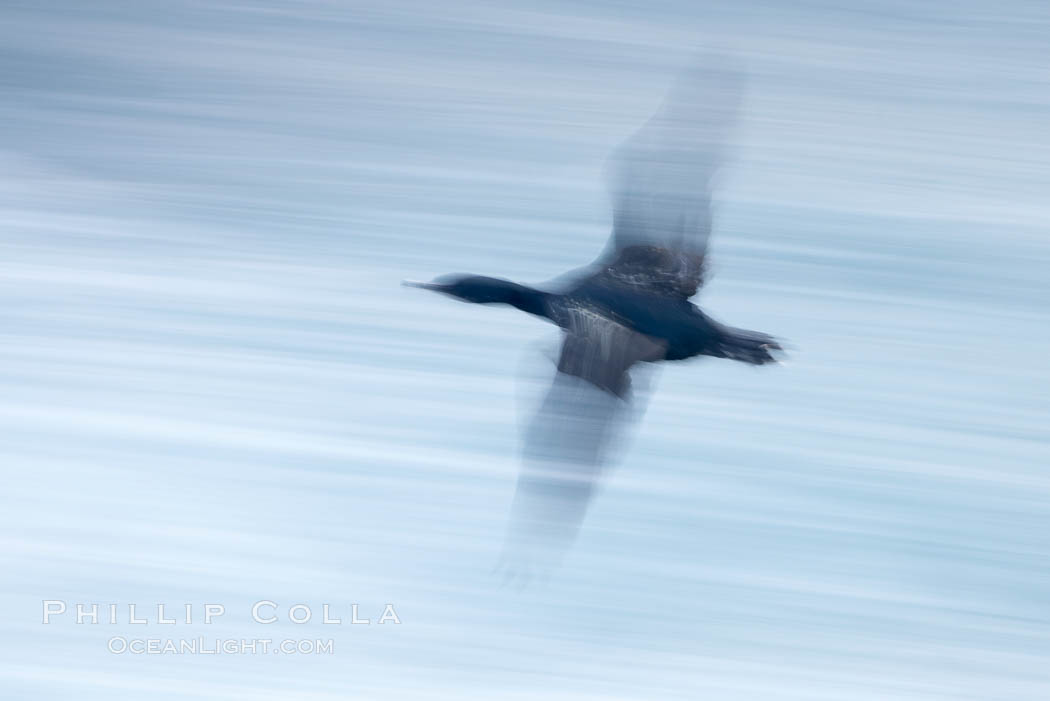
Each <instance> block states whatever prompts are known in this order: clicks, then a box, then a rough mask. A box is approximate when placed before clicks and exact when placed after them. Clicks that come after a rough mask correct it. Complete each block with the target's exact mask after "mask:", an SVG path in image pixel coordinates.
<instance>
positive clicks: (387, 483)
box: [0, 0, 1050, 701]
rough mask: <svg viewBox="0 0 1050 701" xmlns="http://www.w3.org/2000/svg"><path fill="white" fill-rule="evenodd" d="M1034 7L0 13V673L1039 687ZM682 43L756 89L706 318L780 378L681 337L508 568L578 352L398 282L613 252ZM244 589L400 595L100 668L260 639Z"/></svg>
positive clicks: (808, 687) (451, 690)
mask: <svg viewBox="0 0 1050 701" xmlns="http://www.w3.org/2000/svg"><path fill="white" fill-rule="evenodd" d="M1048 35H1050V13H1048V9H1047V7H1046V5H1045V3H1042V2H1012V1H1009V0H1008V1H1006V2H1001V3H995V4H990V3H985V2H971V1H969V0H963V1H962V2H953V3H948V2H935V3H905V2H896V1H894V0H887V1H886V2H864V1H858V2H845V0H838V1H835V0H832V1H831V2H827V3H821V4H813V3H803V4H798V3H794V4H791V3H780V2H756V3H740V2H732V3H730V2H712V3H695V2H663V3H655V4H654V3H641V2H630V1H628V2H610V3H607V4H603V3H594V2H586V3H581V4H572V5H569V4H565V3H553V2H547V1H545V0H540V1H539V2H536V1H532V0H530V1H529V2H524V1H521V2H514V1H511V2H497V3H480V2H478V3H472V2H464V3H452V4H449V3H424V2H411V1H408V2H400V1H398V0H393V1H392V2H383V3H378V2H377V3H373V4H356V3H339V2H322V1H320V0H318V1H317V2H305V1H304V2H292V1H288V2H267V1H265V0H263V1H260V2H234V1H230V2H221V1H216V2H211V1H209V2H204V1H201V2H192V1H189V0H183V1H171V2H164V3H160V2H149V1H139V2H131V1H130V0H129V1H128V2H107V1H105V0H97V1H95V2H73V1H72V0H70V1H68V2H56V1H47V0H39V1H34V2H29V1H24V2H20V1H17V0H8V1H7V2H4V3H2V4H0V81H2V86H3V96H4V99H3V100H2V101H0V126H2V129H0V208H2V219H0V315H2V319H0V361H2V362H0V374H2V382H3V390H4V391H3V394H2V395H0V441H2V446H0V448H2V465H3V468H4V481H5V484H4V489H3V491H2V492H0V499H2V502H3V503H2V504H0V514H2V515H0V526H2V533H3V540H2V545H0V557H2V561H3V563H2V564H3V572H4V574H3V578H2V579H0V587H2V589H0V593H2V596H0V621H2V625H3V627H4V629H3V635H2V637H0V651H2V655H0V692H2V693H0V695H2V696H3V697H4V698H11V699H24V698H32V699H52V698H70V697H76V698H86V699H107V700H110V699H136V700H138V699H142V698H147V697H148V698H150V699H231V698H234V699H235V698H241V699H278V698H280V699H337V698H338V699H346V698H365V699H400V698H426V699H473V698H476V699H516V698H517V699H533V698H537V697H541V696H542V698H551V699H599V698H600V699H639V700H643V699H644V700H646V701H648V700H652V699H697V698H705V699H719V700H722V699H743V700H751V699H777V700H779V699H804V700H807V701H809V700H811V699H828V700H832V701H841V700H843V699H878V700H883V699H923V700H926V699H938V700H940V699H981V700H984V699H1033V700H1035V699H1045V698H1047V697H1048V695H1050V671H1048V669H1047V666H1046V664H1045V661H1046V659H1047V655H1048V654H1050V640H1048V633H1047V624H1048V618H1050V596H1048V589H1050V479H1048V477H1047V474H1046V465H1047V463H1048V460H1047V453H1048V451H1047V434H1046V426H1047V414H1048V410H1050V406H1048V399H1047V397H1050V371H1048V369H1047V361H1046V358H1047V351H1048V350H1050V348H1048V346H1050V325H1048V323H1047V322H1048V321H1050V319H1048V318H1047V317H1048V313H1047V303H1048V301H1050V294H1048V290H1047V283H1046V270H1047V263H1048V259H1050V241H1048V238H1047V233H1048V231H1047V230H1048V223H1050V212H1048V200H1047V197H1046V193H1047V192H1048V190H1050V166H1048V164H1050V142H1048V139H1047V130H1046V124H1047V123H1048V117H1050V114H1048V113H1050V90H1048V88H1050V85H1048V82H1050V72H1048V71H1047V63H1048V51H1047V39H1046V37H1047V36H1048ZM698 47H713V48H715V49H717V50H722V49H725V50H726V51H728V52H729V53H731V54H732V55H734V56H736V57H737V58H738V59H739V61H740V63H741V64H742V68H743V69H744V70H745V71H746V74H747V76H748V80H747V83H746V87H745V89H744V91H743V93H742V97H741V103H740V104H741V106H740V121H739V124H738V127H737V128H736V129H735V130H734V134H733V136H732V140H733V143H734V144H736V148H735V149H734V150H733V153H732V154H731V158H730V160H729V165H728V166H727V168H726V169H725V171H724V173H723V174H722V175H721V176H720V178H721V182H720V184H719V186H718V188H717V190H716V192H715V199H714V209H713V222H714V223H713V227H712V231H713V235H712V237H711V244H710V246H711V248H710V256H711V261H712V270H711V275H710V277H711V280H709V283H708V285H707V287H705V289H704V290H703V291H702V293H701V295H700V297H699V300H700V303H701V305H702V306H703V308H704V309H705V311H710V312H711V314H712V315H713V316H714V317H715V318H719V319H721V318H725V319H726V320H729V321H732V322H733V323H734V324H739V325H741V326H744V327H747V328H756V329H763V330H769V331H771V332H775V333H776V334H777V335H778V336H780V337H783V338H785V339H788V340H789V341H790V343H791V344H792V346H793V349H789V350H791V353H790V355H789V358H790V360H789V364H787V365H786V366H784V367H779V368H773V369H769V371H767V369H755V368H750V367H745V366H743V365H740V364H737V363H726V362H721V361H714V360H711V361H708V360H699V361H695V362H691V363H687V364H683V365H678V364H668V365H667V367H665V368H664V369H663V370H662V372H661V375H660V378H659V383H658V384H659V387H658V391H654V392H652V395H651V399H650V402H649V405H648V408H647V410H646V412H645V417H644V420H642V421H641V422H640V424H639V425H638V426H637V427H636V429H635V430H634V431H633V434H634V439H633V441H632V442H631V443H630V445H629V446H627V447H626V448H625V449H624V450H623V451H622V454H621V456H620V459H619V461H618V466H617V468H616V470H615V471H614V472H612V473H611V474H609V475H607V477H608V479H606V480H604V482H603V487H602V494H601V498H600V499H597V500H595V501H594V502H593V503H592V508H591V509H590V511H589V513H588V515H587V521H586V526H585V528H583V529H582V530H581V531H580V536H579V538H578V540H577V542H576V544H575V546H574V547H573V549H572V550H571V552H570V553H569V554H568V555H566V557H565V559H564V562H563V565H562V567H561V569H560V570H559V571H558V574H557V576H555V577H552V578H551V579H550V581H549V582H548V584H547V585H546V586H532V587H529V588H527V589H525V590H524V591H522V592H518V591H515V590H514V589H501V588H499V587H498V586H497V582H496V581H495V580H494V578H492V577H491V576H490V569H491V567H492V564H493V561H494V559H495V557H496V556H497V555H498V553H499V550H500V547H501V539H502V534H503V527H504V522H505V519H506V514H507V511H508V509H509V507H510V501H511V497H512V494H513V488H514V480H515V478H516V473H517V460H516V458H515V455H516V454H517V453H518V452H519V446H518V442H519V436H520V433H519V430H520V425H521V424H522V423H524V422H527V421H528V420H529V417H531V416H532V414H533V411H534V409H535V407H536V406H537V405H538V403H539V401H540V399H539V398H540V396H541V395H542V392H543V391H544V390H545V388H546V387H548V386H549V383H550V364H549V363H548V362H546V361H536V360H534V359H535V357H536V356H537V355H539V353H538V352H537V349H536V345H537V344H539V345H540V346H541V347H543V348H545V347H546V346H547V345H549V344H550V343H552V342H553V341H554V339H553V338H550V339H544V338H543V337H542V334H543V331H542V330H539V331H538V330H537V325H536V323H535V321H534V320H532V319H529V318H527V317H526V316H525V315H523V314H518V313H512V312H511V311H507V310H496V309H477V308H475V307H473V306H470V305H455V304H451V303H449V302H448V301H447V300H444V299H441V298H440V297H438V296H437V295H428V294H423V293H420V292H419V291H418V290H410V289H403V288H400V287H399V286H398V283H399V281H400V279H401V278H402V277H403V276H405V275H406V274H409V275H412V276H415V277H423V278H425V279H430V276H432V275H436V274H438V273H443V272H446V271H449V270H478V271H485V272H488V273H490V274H493V275H498V276H500V277H505V278H507V279H511V280H543V279H548V278H550V277H551V276H553V275H556V274H558V273H560V272H562V271H563V270H564V269H565V266H566V265H567V264H570V265H571V264H572V263H573V262H575V261H588V260H591V259H593V257H594V255H595V252H596V251H598V250H600V249H601V247H602V246H603V245H604V243H605V241H606V239H607V237H608V232H609V230H610V227H611V224H612V220H611V215H610V212H609V208H608V201H607V197H606V193H605V191H604V187H603V184H602V174H603V167H604V163H605V161H606V158H607V156H608V154H609V152H610V150H611V149H613V148H614V147H615V146H616V145H617V144H621V143H623V142H624V140H625V139H626V138H627V137H628V136H629V135H630V134H631V133H633V131H634V130H635V129H637V127H638V125H640V124H642V123H644V122H645V120H646V119H647V118H648V117H649V116H650V115H651V114H652V111H653V109H654V107H655V106H656V105H658V104H660V100H661V99H662V96H663V95H664V94H665V92H666V90H667V88H668V85H669V82H670V80H671V76H673V75H674V74H675V72H676V71H678V70H679V69H680V68H681V67H682V66H683V65H685V64H686V63H687V61H688V59H689V57H690V56H691V55H693V53H694V52H695V51H696V50H697V49H698ZM482 312H484V313H485V314H484V317H485V321H484V322H483V323H482V322H478V314H479V313H482ZM548 333H552V334H553V333H554V332H553V331H548ZM537 334H540V337H538V336H537ZM522 349H526V350H522ZM42 599H66V600H69V601H101V602H105V601H115V602H131V603H135V602H141V603H142V604H143V605H147V604H150V603H153V602H157V601H162V602H164V601H167V602H172V603H177V602H185V601H189V602H195V603H197V604H202V603H207V602H221V603H224V604H226V606H227V608H228V610H229V613H228V614H227V615H226V616H224V617H223V618H221V619H219V620H218V621H217V622H215V623H214V624H213V625H211V626H208V627H207V629H206V630H202V629H201V628H200V627H198V626H197V624H194V625H193V626H186V627H179V626H168V627H166V628H165V630H164V631H163V632H162V634H161V635H160V636H157V635H155V633H156V632H157V629H155V628H153V627H149V628H144V627H143V626H129V625H125V624H121V625H114V626H110V625H98V626H94V625H91V624H84V625H79V626H78V625H75V624H73V623H71V621H70V620H69V617H68V616H67V617H66V624H63V623H62V622H58V623H55V624H52V625H46V626H45V625H41V623H40V605H41V600H42ZM260 599H268V600H273V601H275V602H278V603H279V604H280V605H281V606H282V610H287V607H288V606H291V605H293V604H296V603H306V604H311V605H313V606H314V608H315V609H316V608H317V607H318V606H319V604H320V603H321V602H325V601H331V602H333V603H336V604H340V603H350V602H357V603H360V604H361V606H362V609H363V610H367V611H371V612H373V613H371V615H372V617H373V618H375V617H376V615H377V613H378V612H379V611H381V610H382V607H383V605H384V604H386V603H393V604H394V605H396V607H397V613H398V615H399V617H400V619H401V621H402V623H401V625H370V626H349V625H346V626H324V627H323V628H322V627H320V626H315V625H314V623H311V624H308V625H305V626H294V625H291V624H287V623H286V622H282V623H276V624H274V625H273V627H272V628H271V627H266V628H265V629H264V630H265V635H266V636H271V634H272V637H274V638H275V639H281V638H311V639H321V638H332V639H333V640H334V641H335V643H334V651H335V653H334V654H333V655H305V656H287V657H285V656H280V655H277V656H273V655H271V656H266V657H263V656H259V655H246V656H224V657H203V656H187V657H170V656H168V657H164V656H158V657H151V656H130V655H111V654H109V653H108V652H107V651H106V640H107V639H109V638H110V637H111V636H114V635H124V636H125V637H128V638H132V637H138V638H142V637H165V636H168V635H183V634H185V635H187V636H196V635H201V634H207V635H209V636H214V637H217V638H218V637H221V638H224V639H232V638H258V637H261V635H262V634H261V629H260V627H259V626H258V625H257V624H253V623H252V622H251V620H250V618H248V617H247V616H246V612H247V610H248V609H249V608H250V606H251V604H252V602H254V601H258V600H260ZM170 628H174V629H175V630H174V631H172V632H170V633H169V632H168V630H167V629H170ZM329 631H331V632H329Z"/></svg>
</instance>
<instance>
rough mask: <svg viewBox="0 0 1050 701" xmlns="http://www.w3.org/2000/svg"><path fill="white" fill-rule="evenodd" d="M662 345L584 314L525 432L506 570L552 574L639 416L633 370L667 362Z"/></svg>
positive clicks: (523, 575) (564, 346) (524, 575)
mask: <svg viewBox="0 0 1050 701" xmlns="http://www.w3.org/2000/svg"><path fill="white" fill-rule="evenodd" d="M664 352H665V347H664V345H663V344H661V343H659V342H656V341H654V340H653V339H650V338H649V337H647V336H644V335H642V334H639V333H636V332H634V331H631V330H629V329H627V328H625V327H623V326H621V325H619V324H616V323H615V322H612V321H609V320H607V319H605V320H603V319H601V318H590V317H589V316H587V315H586V314H585V313H582V312H581V313H579V314H578V315H577V318H575V319H574V323H573V326H572V328H571V330H570V331H569V332H567V333H566V336H565V339H564V341H563V343H562V350H561V355H560V357H559V359H558V372H557V374H556V375H555V377H554V382H553V383H552V385H551V387H550V389H549V390H548V392H547V395H546V397H545V398H544V400H543V403H542V405H541V406H540V409H539V411H538V412H537V413H536V416H535V417H534V418H533V420H532V422H531V423H530V424H529V426H528V428H527V429H526V432H525V449H524V455H523V463H522V468H521V473H520V475H519V477H518V485H517V491H516V492H515V496H514V504H513V506H512V509H511V515H510V525H509V530H508V542H507V552H506V553H505V558H506V560H505V565H506V566H507V569H508V573H509V574H511V575H512V576H514V577H521V578H527V577H529V576H531V575H535V574H536V573H542V572H549V571H550V569H552V568H553V567H554V566H555V565H556V564H557V561H558V560H559V558H560V556H561V555H562V554H563V553H564V551H565V550H566V549H567V548H568V547H569V545H571V544H572V542H573V540H574V539H575V537H576V532H577V530H578V529H579V525H580V523H581V522H582V521H583V518H584V515H585V514H586V512H587V508H588V506H589V505H590V502H591V497H592V496H593V494H594V492H595V490H596V488H597V487H598V484H599V481H600V479H601V476H602V474H603V467H604V465H605V463H606V461H607V459H608V458H609V457H610V456H609V451H610V449H611V448H612V447H613V446H615V444H616V441H617V438H618V436H619V434H620V433H621V432H622V430H623V429H624V428H625V424H626V423H627V422H628V421H629V420H630V419H631V418H632V417H633V416H634V412H632V411H631V407H630V405H629V404H628V397H629V396H630V394H631V391H630V379H629V375H628V371H629V370H630V368H631V366H632V365H633V364H634V363H636V362H638V361H643V360H656V359H658V358H661V357H663V355H664Z"/></svg>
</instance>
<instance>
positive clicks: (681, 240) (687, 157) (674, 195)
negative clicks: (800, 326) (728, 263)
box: [404, 57, 781, 578]
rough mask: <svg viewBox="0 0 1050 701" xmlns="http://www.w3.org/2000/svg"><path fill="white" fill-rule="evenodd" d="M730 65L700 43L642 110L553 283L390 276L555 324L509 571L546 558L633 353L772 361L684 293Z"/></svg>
mask: <svg viewBox="0 0 1050 701" xmlns="http://www.w3.org/2000/svg"><path fill="white" fill-rule="evenodd" d="M740 85H741V75H740V73H739V72H738V71H737V70H735V68H734V67H732V66H731V65H730V64H729V62H728V61H726V60H725V59H722V58H718V57H716V58H712V57H707V58H706V59H705V60H704V61H703V62H702V63H699V64H696V65H694V66H693V67H691V68H689V69H688V70H686V71H685V72H684V73H683V74H682V75H681V76H680V77H679V78H678V79H677V81H676V82H675V83H674V84H673V85H672V87H671V89H670V90H669V92H668V95H667V97H666V98H665V100H664V102H663V104H662V105H661V107H660V108H659V109H658V110H657V112H656V114H655V115H654V116H653V117H652V118H651V119H650V120H649V121H648V122H646V123H645V124H644V125H643V126H642V127H641V128H640V129H638V131H637V132H635V133H634V135H633V136H631V137H630V138H629V139H628V140H627V141H626V142H625V143H624V144H623V145H622V146H620V147H619V148H618V149H617V150H616V151H614V152H613V154H612V156H611V157H610V160H609V168H608V185H609V191H610V194H611V196H612V202H613V230H612V235H611V236H610V238H609V242H608V244H607V245H606V247H605V250H604V251H603V252H602V253H601V255H599V257H598V258H597V259H596V260H595V261H594V262H593V263H591V264H590V265H588V266H585V267H583V268H580V269H577V270H575V271H573V272H571V273H569V274H567V275H565V276H562V278H561V279H560V282H559V283H557V284H556V285H555V286H554V287H553V288H551V287H543V286H527V285H521V284H518V283H515V282H511V281H509V280H504V279H500V278H493V277H484V276H478V275H448V276H443V277H440V278H438V279H436V280H434V281H433V282H413V281H405V283H404V284H406V285H409V286H413V287H419V288H423V289H426V290H433V291H435V292H441V293H443V294H446V295H449V296H451V297H454V298H456V299H459V300H462V301H466V302H473V303H477V304H505V305H510V306H512V307H516V308H517V309H520V310H521V311H523V312H526V313H528V314H531V315H533V316H536V317H539V318H541V319H544V320H547V321H549V322H552V323H554V324H556V325H557V326H558V327H559V328H560V329H561V330H562V332H563V334H562V335H563V338H562V342H561V351H560V354H559V357H558V360H557V372H556V373H555V377H554V381H553V383H552V386H551V388H550V390H549V391H548V392H547V395H546V397H545V399H544V400H543V402H542V404H541V406H540V409H539V411H538V412H537V414H536V416H535V418H534V419H533V420H532V422H531V423H530V424H529V426H528V428H527V430H526V432H525V434H526V435H525V441H524V443H525V449H524V459H523V464H522V469H521V472H520V474H519V477H518V484H517V490H516V493H515V497H514V503H513V506H512V508H511V515H510V525H509V529H508V536H507V548H506V551H505V563H506V566H507V568H508V572H509V573H510V575H511V576H512V577H516V578H517V577H520V578H528V577H530V576H532V575H534V574H537V573H544V572H549V571H550V570H551V569H552V568H553V566H554V565H555V564H556V563H557V561H558V559H559V558H560V556H561V554H562V553H563V552H564V551H565V550H566V548H567V547H568V545H570V544H571V543H572V541H573V540H574V538H575V535H576V532H577V530H578V527H579V525H580V523H581V522H582V520H583V518H584V515H585V513H586V510H587V507H588V505H589V504H590V502H591V500H592V497H593V495H594V493H595V490H596V488H597V487H598V486H599V484H600V480H601V477H602V473H603V468H604V466H605V464H606V458H607V453H608V448H609V444H610V441H611V440H612V439H613V438H614V437H615V434H616V432H617V430H618V429H619V428H620V426H621V424H622V423H623V421H624V419H625V418H627V417H628V416H629V414H630V412H628V411H627V408H628V406H629V402H630V401H631V396H632V391H631V370H632V368H634V367H636V366H637V365H638V364H639V363H656V362H659V361H673V360H685V359H687V358H692V357H696V356H702V355H705V356H712V357H716V358H727V359H730V360H736V361H740V362H744V363H750V364H754V365H763V364H766V363H771V362H774V361H775V359H776V358H775V356H774V352H775V351H778V350H780V348H781V347H780V345H779V344H778V342H777V341H776V340H775V339H774V338H773V337H771V336H769V335H767V334H764V333H759V332H757V331H746V330H742V329H737V328H732V327H730V326H726V325H724V324H722V323H719V322H718V321H715V320H714V319H712V318H711V317H709V316H708V315H707V314H705V313H704V312H703V311H701V310H700V308H699V307H697V306H696V305H694V304H692V303H691V302H690V301H689V299H690V297H692V296H693V295H695V294H696V293H697V291H698V290H699V289H700V287H702V286H703V284H704V272H705V269H706V263H707V241H708V237H709V235H710V232H711V191H712V187H713V184H714V178H715V175H716V174H717V172H718V170H719V169H720V167H721V165H722V163H723V161H724V157H725V150H726V143H727V141H728V138H729V135H730V131H731V129H732V127H733V124H734V122H735V120H736V117H737V112H738V108H739V102H740Z"/></svg>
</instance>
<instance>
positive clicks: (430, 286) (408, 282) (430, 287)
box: [401, 280, 441, 290]
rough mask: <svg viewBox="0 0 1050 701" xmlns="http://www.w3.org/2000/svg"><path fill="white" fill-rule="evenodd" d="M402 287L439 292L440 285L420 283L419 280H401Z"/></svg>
mask: <svg viewBox="0 0 1050 701" xmlns="http://www.w3.org/2000/svg"><path fill="white" fill-rule="evenodd" d="M401 285H402V287H418V288H420V289H423V290H440V289H441V285H437V284H435V283H433V282H420V281H419V280H402V281H401Z"/></svg>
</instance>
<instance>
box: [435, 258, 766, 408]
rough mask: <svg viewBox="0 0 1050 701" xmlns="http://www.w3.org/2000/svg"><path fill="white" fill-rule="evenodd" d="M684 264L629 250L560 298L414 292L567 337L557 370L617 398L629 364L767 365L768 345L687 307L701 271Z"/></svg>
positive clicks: (456, 281)
mask: <svg viewBox="0 0 1050 701" xmlns="http://www.w3.org/2000/svg"><path fill="white" fill-rule="evenodd" d="M689 258H690V257H688V256H685V255H683V254H678V255H675V254H673V253H672V252H669V251H666V250H664V249H659V248H655V247H651V246H635V247H629V248H627V249H624V251H622V252H621V253H620V255H619V256H618V257H617V258H616V259H615V260H614V261H613V262H612V263H610V264H608V265H602V266H599V267H598V269H597V270H596V271H591V272H589V274H585V275H582V276H580V277H579V278H578V279H576V280H574V281H572V282H570V283H568V284H565V285H563V289H562V290H561V291H560V292H547V291H543V290H539V289H536V288H533V287H528V286H526V285H519V284H517V283H514V282H510V281H508V280H501V279H499V278H491V277H484V276H478V275H457V276H449V277H448V278H444V279H443V280H439V281H435V282H433V283H421V285H422V286H424V287H426V288H428V289H433V290H435V291H438V292H444V293H445V294H448V295H451V296H453V297H456V298H457V299H460V300H463V301H467V302H474V303H479V304H508V305H511V306H513V307H516V308H518V309H520V310H522V311H524V312H527V313H529V314H533V315H535V316H539V317H543V318H545V319H547V320H549V321H551V322H553V323H555V324H557V325H558V326H559V327H561V328H562V330H564V331H565V333H566V337H565V342H564V344H563V347H562V356H561V359H560V360H559V362H558V369H559V370H560V371H561V372H564V373H567V374H571V375H575V376H578V377H582V378H584V379H586V380H588V381H590V382H591V383H592V384H594V385H596V386H598V387H600V388H601V389H604V390H607V391H610V392H612V393H613V394H616V395H617V396H623V395H624V393H625V390H626V388H627V386H628V382H627V377H626V374H627V372H628V371H629V370H630V367H631V365H633V364H634V363H636V362H654V361H658V360H684V359H686V358H692V357H695V356H698V355H709V356H714V357H718V358H731V359H733V360H739V361H743V362H747V363H752V364H755V365H761V364H764V363H767V362H771V361H773V357H772V355H771V354H770V350H772V349H776V348H779V346H777V344H776V342H775V341H774V340H773V339H772V338H771V337H769V336H767V335H766V334H762V333H758V332H755V331H743V330H740V329H733V328H729V327H727V326H724V325H722V324H720V323H718V322H717V321H715V320H714V319H712V318H710V317H709V316H707V315H706V314H704V313H703V312H702V311H701V310H700V308H699V307H697V306H696V305H695V304H693V303H691V302H690V301H689V296H690V295H691V294H692V293H694V292H695V291H696V289H697V288H698V286H699V285H700V283H701V282H702V270H703V264H702V263H703V262H702V260H701V259H699V257H697V256H692V257H691V258H696V260H691V261H690V260H689ZM683 260H684V261H685V262H683Z"/></svg>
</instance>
